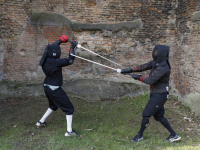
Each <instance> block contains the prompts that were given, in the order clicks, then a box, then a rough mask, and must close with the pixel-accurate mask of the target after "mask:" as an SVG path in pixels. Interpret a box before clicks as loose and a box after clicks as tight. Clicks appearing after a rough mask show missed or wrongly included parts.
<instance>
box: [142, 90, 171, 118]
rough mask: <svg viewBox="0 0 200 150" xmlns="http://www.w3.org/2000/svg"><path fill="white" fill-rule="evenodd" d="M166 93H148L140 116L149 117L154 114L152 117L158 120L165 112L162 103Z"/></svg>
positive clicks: (165, 99)
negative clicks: (148, 95)
mask: <svg viewBox="0 0 200 150" xmlns="http://www.w3.org/2000/svg"><path fill="white" fill-rule="evenodd" d="M167 98H168V93H157V94H156V93H155V94H151V95H150V100H149V101H148V103H147V105H146V107H145V109H144V110H143V113H142V117H143V118H150V117H151V116H154V119H155V120H157V121H160V120H162V119H163V117H164V114H165V108H164V104H165V102H166V101H167Z"/></svg>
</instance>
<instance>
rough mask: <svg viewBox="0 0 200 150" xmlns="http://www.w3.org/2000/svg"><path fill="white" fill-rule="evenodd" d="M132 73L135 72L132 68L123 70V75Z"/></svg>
mask: <svg viewBox="0 0 200 150" xmlns="http://www.w3.org/2000/svg"><path fill="white" fill-rule="evenodd" d="M131 72H133V68H131V67H129V68H127V69H122V70H121V73H122V74H126V73H131Z"/></svg>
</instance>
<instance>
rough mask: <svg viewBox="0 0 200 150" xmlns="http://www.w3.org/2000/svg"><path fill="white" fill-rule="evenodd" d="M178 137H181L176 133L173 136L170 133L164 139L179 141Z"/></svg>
mask: <svg viewBox="0 0 200 150" xmlns="http://www.w3.org/2000/svg"><path fill="white" fill-rule="evenodd" d="M180 139H181V137H180V136H179V135H178V134H176V135H175V136H172V135H170V136H169V137H168V138H167V139H166V141H169V142H176V141H179V140H180Z"/></svg>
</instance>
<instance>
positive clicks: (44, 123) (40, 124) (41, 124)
mask: <svg viewBox="0 0 200 150" xmlns="http://www.w3.org/2000/svg"><path fill="white" fill-rule="evenodd" d="M46 125H47V124H46V122H40V121H38V122H37V123H36V126H38V127H44V126H46Z"/></svg>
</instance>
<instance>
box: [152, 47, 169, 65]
mask: <svg viewBox="0 0 200 150" xmlns="http://www.w3.org/2000/svg"><path fill="white" fill-rule="evenodd" d="M152 57H153V61H152V64H153V66H154V67H157V66H162V65H165V64H166V63H167V64H168V65H169V67H170V64H169V46H165V45H156V46H155V48H154V49H153V52H152ZM170 68H171V67H170Z"/></svg>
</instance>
